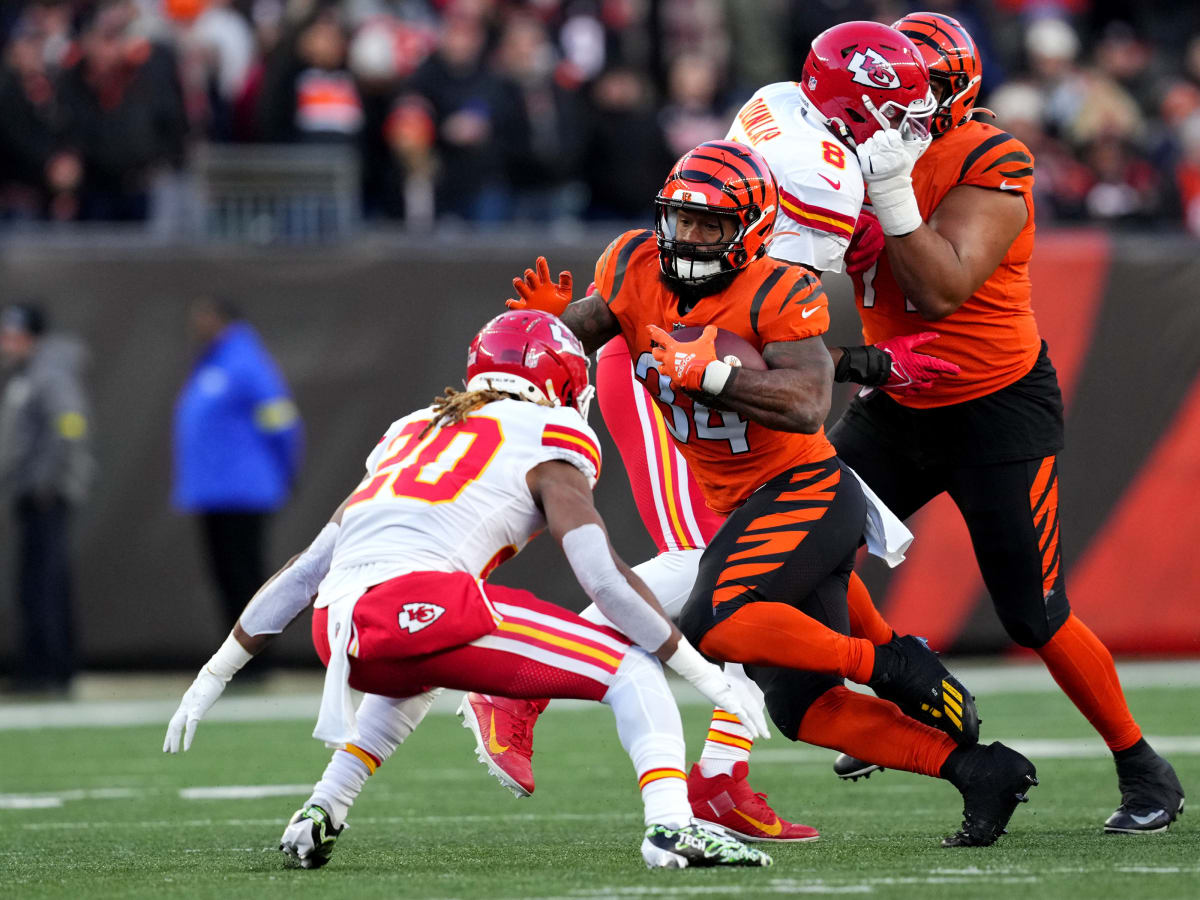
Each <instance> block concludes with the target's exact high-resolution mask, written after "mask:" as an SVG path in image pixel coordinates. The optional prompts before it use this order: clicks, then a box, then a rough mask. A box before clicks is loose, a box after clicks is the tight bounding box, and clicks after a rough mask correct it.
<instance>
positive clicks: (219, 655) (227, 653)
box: [204, 634, 254, 684]
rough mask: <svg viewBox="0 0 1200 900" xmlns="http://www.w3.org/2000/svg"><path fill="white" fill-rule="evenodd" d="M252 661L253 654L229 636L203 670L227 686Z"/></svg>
mask: <svg viewBox="0 0 1200 900" xmlns="http://www.w3.org/2000/svg"><path fill="white" fill-rule="evenodd" d="M252 659H254V654H253V653H251V652H250V651H249V650H247V649H246V648H245V647H243V646H242V645H241V644H239V643H238V640H237V638H235V637H234V636H233V635H232V634H230V635H229V637H227V638H225V643H223V644H222V645H221V646H220V647H219V648H218V649H217V652H216V653H214V654H213V655H212V659H210V660H209V661H208V662H206V663H205V664H204V668H205V669H206V670H207V671H208V672H210V673H211V674H213V675H216V676H217V677H218V678H220V679H221V684H228V683H229V679H230V678H232V677H233V676H234V675H236V674H237V673H238V670H239V669H241V668H242V666H244V665H245V664H246V663H248V662H250V660H252Z"/></svg>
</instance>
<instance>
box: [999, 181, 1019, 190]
mask: <svg viewBox="0 0 1200 900" xmlns="http://www.w3.org/2000/svg"><path fill="white" fill-rule="evenodd" d="M1019 187H1020V185H1019V184H1009V183H1008V182H1007V181H1002V182H1000V190H1002V191H1015V190H1016V189H1017V188H1019Z"/></svg>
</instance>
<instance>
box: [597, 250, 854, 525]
mask: <svg viewBox="0 0 1200 900" xmlns="http://www.w3.org/2000/svg"><path fill="white" fill-rule="evenodd" d="M596 289H597V291H598V292H599V293H600V296H601V297H603V298H604V299H605V301H606V302H607V303H608V305H609V309H611V310H612V312H613V315H615V316H616V317H617V320H618V321H619V322H620V323H621V334H622V336H623V337H624V339H625V343H626V344H628V346H629V353H630V356H631V357H632V359H633V366H634V372H635V374H636V375H637V377H638V380H640V381H641V382H642V383H643V384H645V385H646V389H647V390H648V391H649V393H650V396H652V397H653V398H654V399H655V402H656V403H657V404H658V406H659V408H660V409H661V410H662V413H663V418H664V419H665V420H666V423H667V428H668V429H669V430H670V432H671V436H672V437H673V438H674V439H675V442H676V444H677V445H678V447H679V450H680V452H681V453H682V454H683V456H684V459H686V460H687V464H688V466H689V467H690V468H691V470H692V474H693V475H694V476H695V478H696V482H697V483H698V484H699V485H700V489H701V490H702V491H703V492H704V499H705V501H706V502H707V504H708V505H709V506H710V507H712V509H713V510H714V511H716V512H718V513H722V514H725V513H729V512H731V511H732V510H734V509H736V508H737V506H738V505H739V504H741V503H742V501H744V500H745V499H746V498H747V497H749V496H750V494H751V493H753V492H754V491H755V490H756V489H757V488H759V487H761V486H762V485H763V484H765V483H766V482H767V481H769V480H770V479H771V478H773V477H774V476H775V475H778V474H779V473H780V472H783V471H786V470H787V469H790V468H793V467H794V466H799V465H803V464H805V463H811V462H819V461H821V460H826V459H829V458H830V457H831V456H833V455H834V449H833V445H832V444H830V443H829V441H828V440H826V438H825V430H824V429H823V428H822V429H821V430H820V431H818V432H817V433H816V434H792V433H788V432H782V431H775V430H773V429H770V428H767V427H765V426H763V425H759V424H758V423H757V422H751V421H749V420H748V419H744V418H742V417H741V416H739V415H738V414H737V413H735V412H731V411H721V410H711V409H708V408H707V407H705V406H703V405H702V404H700V403H696V402H694V401H693V400H692V398H691V397H689V396H688V395H687V394H685V393H683V392H682V391H680V392H676V391H675V390H674V389H673V388H672V387H671V384H670V382H669V380H668V379H667V377H666V376H665V375H660V374H659V372H658V362H657V360H655V359H654V355H653V354H652V353H651V351H650V334H649V332H648V330H647V328H646V326H647V325H657V326H658V327H659V328H662V329H663V330H664V331H672V330H673V329H676V328H686V327H688V326H690V325H716V326H717V327H718V328H724V329H725V330H726V331H732V332H733V333H734V334H737V335H738V336H739V337H742V338H744V339H745V340H747V341H749V342H750V343H751V344H753V345H754V346H755V348H757V349H758V350H759V351H760V352H761V351H762V348H763V346H764V345H766V344H770V343H773V342H776V341H796V340H801V339H803V338H809V337H814V336H816V335H819V334H824V333H825V332H826V331H827V330H828V329H829V301H828V298H827V297H826V295H825V291H824V289H823V288H822V286H821V281H820V279H819V278H818V277H817V276H816V274H814V273H812V272H810V271H809V270H807V269H804V268H801V267H800V266H793V265H788V264H786V263H781V262H778V261H777V260H774V259H771V258H769V257H761V258H759V259H757V260H755V261H754V262H752V263H750V264H749V265H748V266H747V267H746V268H745V269H743V270H742V271H741V272H740V273H739V274H738V275H737V277H736V278H734V279H733V282H732V283H731V284H730V285H729V286H728V287H726V288H725V289H724V290H723V291H720V292H718V293H716V294H712V295H711V296H708V297H705V298H704V299H703V300H701V301H700V302H699V303H697V304H696V305H695V306H693V307H692V308H691V309H690V310H688V311H687V312H686V313H680V311H679V297H678V295H677V294H675V293H674V292H672V291H671V289H670V288H669V287H668V286H667V285H666V284H665V283H664V282H663V280H662V278H661V277H660V271H659V265H658V243H657V241H656V240H655V237H654V232H652V231H628V232H626V233H625V234H622V235H621V236H620V237H618V238H617V239H616V240H615V241H613V242H612V243H611V244H609V246H608V249H607V250H605V251H604V254H603V255H602V256H601V257H600V259H599V261H598V262H597V263H596ZM630 414H631V415H632V414H633V411H632V410H631V411H630Z"/></svg>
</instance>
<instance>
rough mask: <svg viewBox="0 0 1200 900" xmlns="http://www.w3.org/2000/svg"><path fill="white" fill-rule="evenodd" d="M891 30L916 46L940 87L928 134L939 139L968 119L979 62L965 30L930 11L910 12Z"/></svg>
mask: <svg viewBox="0 0 1200 900" xmlns="http://www.w3.org/2000/svg"><path fill="white" fill-rule="evenodd" d="M892 27H893V28H895V29H896V30H897V31H899V32H900V33H901V34H903V35H904V36H905V37H907V38H908V39H909V40H910V41H912V42H913V43H914V44H915V45H916V46H917V49H918V50H920V51H921V55H922V56H923V57H924V58H925V64H926V65H927V66H929V80H930V81H931V82H932V83H933V84H934V85H940V86H941V88H942V89H941V91H940V97H939V100H938V108H937V112H935V113H934V116H933V122H932V124H931V125H930V133H931V134H932V135H933V136H934V137H940V136H941V135H943V134H945V133H946V132H947V131H949V130H950V129H951V128H957V127H958V126H959V125H962V124H963V123H964V122H966V121H967V120H968V119H969V118H971V113H972V112H973V111H974V108H975V101H976V100H977V99H978V98H979V83H980V79H981V78H982V77H983V63H982V62H981V61H980V59H979V50H978V48H976V46H975V42H974V41H973V40H971V35H969V34H967V30H966V29H965V28H963V27H962V25H961V24H959V22H958V20H957V19H952V18H950V16H943V15H941V14H940V13H931V12H918V13H912V14H911V15H907V16H905V17H904V18H903V19H899V20H897V21H896V22H894V23H893V24H892Z"/></svg>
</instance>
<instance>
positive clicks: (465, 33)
mask: <svg viewBox="0 0 1200 900" xmlns="http://www.w3.org/2000/svg"><path fill="white" fill-rule="evenodd" d="M913 9H926V10H933V11H937V12H943V13H946V14H949V15H952V16H955V17H956V18H958V19H959V20H960V21H961V22H962V23H963V24H964V25H965V26H966V27H967V29H968V30H969V31H970V32H971V33H972V35H973V36H974V37H975V39H976V41H977V42H978V44H979V47H980V51H981V53H982V55H983V57H984V69H985V73H986V76H985V80H984V89H983V95H982V98H981V102H982V104H983V105H984V106H986V107H989V108H990V109H992V110H993V111H994V112H995V113H996V114H997V116H998V123H997V124H999V125H1000V126H1001V127H1003V128H1005V129H1006V130H1008V131H1010V132H1012V133H1013V134H1014V135H1016V136H1017V137H1019V138H1020V139H1021V140H1023V141H1025V143H1027V144H1028V145H1029V147H1030V148H1031V149H1032V150H1033V152H1034V154H1035V155H1036V157H1037V188H1036V191H1037V200H1038V204H1039V207H1038V218H1039V222H1040V223H1046V222H1050V221H1054V220H1058V221H1092V222H1096V221H1100V222H1110V223H1133V224H1136V225H1139V226H1146V225H1155V226H1158V225H1161V226H1165V227H1179V226H1180V225H1184V226H1186V227H1187V228H1189V229H1190V230H1191V231H1192V232H1193V233H1195V234H1197V235H1200V4H1196V3H1183V2H1178V0H1173V2H1168V0H1143V2H1140V3H1138V4H1136V5H1134V4H1126V3H1120V4H1118V3H1115V2H1111V0H991V2H970V0H958V2H956V0H924V2H918V3H916V4H910V3H903V2H896V0H339V2H331V0H6V2H4V3H3V4H0V42H2V45H3V49H4V53H3V73H2V77H0V218H3V219H5V220H8V221H23V220H47V219H48V220H141V219H144V218H146V217H147V216H148V215H149V214H151V212H152V210H151V209H150V204H151V198H152V197H153V196H154V191H153V186H154V184H155V182H156V180H161V179H163V178H166V179H170V178H172V177H177V174H178V173H180V172H186V171H187V170H188V166H189V160H190V159H191V158H192V151H193V150H194V149H195V148H196V147H197V146H199V145H202V144H204V143H206V142H209V143H211V142H217V143H247V144H248V143H256V142H266V143H309V144H314V143H315V144H339V145H345V146H349V147H352V148H353V149H354V150H355V152H356V153H357V155H358V158H359V159H360V160H361V172H362V200H363V209H364V211H365V213H366V215H367V216H369V217H372V218H378V219H405V218H409V219H412V218H414V211H415V210H425V211H426V213H427V214H434V213H435V214H436V215H437V217H439V218H442V219H448V218H452V217H453V218H458V219H461V220H466V221H470V222H475V223H497V222H508V221H514V220H519V221H530V222H536V223H547V222H554V221H563V220H576V219H580V218H586V219H629V218H640V217H643V216H644V215H645V214H646V213H648V211H649V202H648V198H651V197H653V195H654V193H655V191H656V189H657V188H658V186H659V184H660V182H661V178H662V176H663V173H664V172H665V171H666V170H667V168H668V167H669V165H670V163H671V161H672V160H673V159H674V158H675V157H677V156H678V155H679V154H681V153H682V152H683V151H684V150H686V149H688V148H689V147H691V146H693V145H695V144H696V143H698V142H700V141H702V140H706V139H710V138H713V137H720V136H723V135H724V133H725V130H726V128H727V126H728V123H729V121H730V120H731V119H732V116H733V113H734V112H735V111H736V109H737V108H738V106H739V105H740V104H741V102H742V101H743V100H744V99H745V98H746V97H748V96H749V94H750V93H751V92H752V91H753V90H754V89H755V88H756V87H758V86H759V85H761V84H764V83H768V82H772V81H780V80H787V79H790V78H794V77H795V76H796V74H797V73H798V72H799V71H800V66H801V63H802V61H803V59H804V57H805V55H806V53H807V50H808V45H809V43H810V41H811V40H812V38H813V37H814V36H815V35H816V34H818V33H819V32H820V31H822V30H824V29H825V28H827V27H829V26H830V25H833V24H836V23H838V22H841V21H846V20H849V19H876V20H878V21H882V22H886V23H890V22H892V21H894V20H895V19H896V18H899V17H900V16H901V15H903V14H905V13H906V12H909V11H911V10H913Z"/></svg>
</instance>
